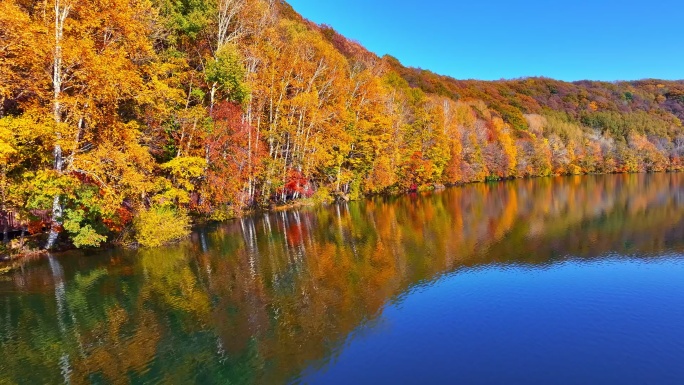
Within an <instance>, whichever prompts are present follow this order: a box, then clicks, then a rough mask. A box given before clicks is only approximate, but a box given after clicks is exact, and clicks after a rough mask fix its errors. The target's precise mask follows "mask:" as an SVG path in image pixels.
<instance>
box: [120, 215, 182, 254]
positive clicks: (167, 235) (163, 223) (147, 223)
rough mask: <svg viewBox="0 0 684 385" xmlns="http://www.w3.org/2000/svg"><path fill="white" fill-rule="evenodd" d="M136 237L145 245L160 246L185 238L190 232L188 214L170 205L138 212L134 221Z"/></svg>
mask: <svg viewBox="0 0 684 385" xmlns="http://www.w3.org/2000/svg"><path fill="white" fill-rule="evenodd" d="M133 224H134V229H135V239H136V241H137V242H138V243H139V244H140V245H141V246H143V247H158V246H162V245H164V244H168V243H171V242H174V241H178V240H180V239H183V238H185V237H186V236H187V235H188V234H189V233H190V218H189V217H188V215H187V214H185V213H182V212H179V211H177V210H174V209H172V208H169V207H153V208H151V209H149V210H145V211H142V212H140V213H138V216H137V217H136V218H135V220H134V221H133Z"/></svg>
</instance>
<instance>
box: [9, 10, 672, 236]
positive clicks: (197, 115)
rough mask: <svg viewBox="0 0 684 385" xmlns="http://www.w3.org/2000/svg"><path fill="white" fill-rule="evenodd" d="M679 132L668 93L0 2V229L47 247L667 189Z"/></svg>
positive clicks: (184, 17)
mask: <svg viewBox="0 0 684 385" xmlns="http://www.w3.org/2000/svg"><path fill="white" fill-rule="evenodd" d="M464 55H467V53H464ZM682 119H684V83H683V82H671V81H660V80H644V81H637V82H616V83H605V82H577V83H565V82H560V81H554V80H550V79H541V78H534V79H520V80H511V81H497V82H483V81H474V80H468V81H461V80H455V79H451V78H447V77H443V76H438V75H435V74H433V73H430V72H429V71H423V70H419V69H413V68H406V67H403V66H402V65H401V64H400V63H399V62H398V61H397V60H396V59H394V58H392V57H383V58H380V57H378V56H376V55H374V54H372V53H370V52H368V51H367V50H365V49H364V48H363V47H362V46H360V45H359V44H357V43H355V42H352V41H349V40H347V39H345V38H344V37H343V36H340V35H339V34H337V33H336V32H335V31H334V30H332V29H331V28H329V27H326V26H317V25H314V24H312V23H310V22H308V21H307V20H305V19H303V18H302V17H301V16H300V15H298V14H297V13H296V12H295V11H294V10H293V9H292V8H291V7H290V6H289V5H288V4H286V3H284V2H281V1H275V0H208V1H200V0H179V1H175V0H89V1H85V0H48V1H43V0H41V1H38V0H3V1H2V2H0V199H1V202H2V207H0V212H12V213H15V214H16V215H19V216H20V217H21V218H23V219H24V221H25V223H26V224H27V225H30V226H29V228H30V230H31V231H34V232H40V231H43V230H44V231H47V230H50V238H49V240H48V246H49V247H51V246H52V245H54V243H55V242H56V241H57V239H58V238H59V236H60V235H61V238H62V239H69V240H70V241H71V242H73V243H74V244H75V245H76V246H79V247H82V246H98V245H100V244H101V243H103V242H106V241H114V240H121V241H124V240H128V239H133V238H135V239H137V241H138V242H140V243H141V244H143V245H156V244H159V243H161V242H163V241H166V240H169V239H173V238H176V237H180V236H182V235H183V234H184V233H185V232H187V225H188V223H189V219H188V218H189V217H190V216H196V217H203V218H208V219H214V220H222V219H226V218H229V217H232V216H234V215H237V214H239V213H240V212H241V211H242V210H244V209H246V208H251V207H257V206H269V205H272V204H282V203H287V202H289V201H292V200H296V199H302V198H309V199H313V200H316V201H323V200H330V199H332V198H334V197H344V198H351V199H354V198H358V197H360V196H362V195H363V194H368V193H386V192H399V191H405V190H411V189H424V188H431V187H432V186H434V185H435V184H456V183H467V182H476V181H484V180H495V179H500V178H513V177H529V176H547V175H554V174H581V173H612V172H644V171H665V170H679V169H681V168H682V160H681V159H680V157H681V156H682V153H683V150H684V133H683V132H682V123H681V120H682ZM41 212H50V213H51V217H52V223H41V222H40V221H38V220H37V217H38V215H37V214H38V213H41Z"/></svg>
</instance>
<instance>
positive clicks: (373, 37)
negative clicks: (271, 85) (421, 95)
mask: <svg viewBox="0 0 684 385" xmlns="http://www.w3.org/2000/svg"><path fill="white" fill-rule="evenodd" d="M289 3H290V4H291V5H292V6H293V7H294V8H295V10H297V11H298V12H299V13H301V14H302V15H303V16H304V17H306V18H308V19H310V20H313V21H314V22H316V23H324V24H329V25H331V26H332V27H333V28H335V29H336V30H337V31H339V32H340V33H342V34H343V35H345V36H347V37H348V38H351V39H354V40H357V41H359V42H360V43H361V44H363V45H364V46H365V47H366V48H368V49H370V50H371V51H373V52H375V53H377V54H380V55H384V54H390V55H392V56H394V57H396V58H398V59H399V60H400V61H401V62H402V63H403V64H405V65H408V66H412V67H420V68H425V69H429V70H432V71H434V72H437V73H440V74H445V75H450V76H453V77H456V78H459V79H485V80H494V79H502V78H506V79H510V78H518V77H524V76H546V77H551V78H556V79H561V80H569V81H572V80H581V79H592V80H635V79H644V78H662V79H684V24H683V23H682V21H683V20H684V1H683V0H651V1H644V0H621V1H618V0H593V1H590V0H574V1H562V0H560V1H554V0H525V1H522V0H509V1H507V0H466V1H463V0H451V1H448V0H420V1H416V0H411V1H409V0H344V1H341V0H289Z"/></svg>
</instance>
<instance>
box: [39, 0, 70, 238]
mask: <svg viewBox="0 0 684 385" xmlns="http://www.w3.org/2000/svg"><path fill="white" fill-rule="evenodd" d="M70 10H71V6H70V5H64V6H63V5H62V3H61V0H55V51H54V57H53V62H52V87H53V91H54V94H53V105H52V113H53V118H54V121H55V139H56V140H55V149H54V152H53V155H54V169H55V171H57V173H59V174H61V173H62V171H63V167H64V159H63V154H62V146H61V144H60V140H61V139H62V134H61V132H60V130H61V127H60V126H61V123H62V108H61V105H60V97H61V94H62V37H63V34H64V22H65V21H66V18H67V17H68V16H69V11H70ZM63 214H64V210H63V208H62V202H61V198H60V195H59V194H57V195H55V196H54V198H53V200H52V224H51V226H50V236H49V237H48V241H47V244H46V245H45V248H46V249H48V250H50V249H52V248H54V247H55V244H56V243H57V237H58V236H59V232H60V231H61V228H62V215H63Z"/></svg>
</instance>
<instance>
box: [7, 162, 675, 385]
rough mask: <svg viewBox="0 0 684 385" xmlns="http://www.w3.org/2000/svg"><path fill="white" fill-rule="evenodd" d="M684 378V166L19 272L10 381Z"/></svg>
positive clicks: (467, 194) (320, 214) (458, 195)
mask: <svg viewBox="0 0 684 385" xmlns="http://www.w3.org/2000/svg"><path fill="white" fill-rule="evenodd" d="M64 382H68V383H72V384H82V383H93V384H120V383H137V384H192V383H201V384H281V383H312V384H366V383H368V384H385V383H387V384H389V383H397V384H404V383H405V384H425V383H450V384H456V383H463V384H511V383H521V384H684V174H658V175H627V176H625V175H623V176H606V177H571V178H554V179H539V180H526V181H515V182H507V183H497V184H481V185H472V186H468V187H464V188H455V189H448V190H446V191H444V192H439V193H434V194H426V195H409V196H403V197H397V198H377V199H373V200H368V201H365V202H361V203H352V204H349V205H336V206H331V207H324V208H311V209H301V210H296V211H289V212H283V213H272V214H262V215H257V216H255V217H252V218H247V219H244V220H240V221H235V222H232V223H229V224H227V225H223V226H220V227H215V228H209V229H204V230H202V231H199V232H197V233H195V234H194V235H193V237H192V239H191V240H189V241H187V242H185V243H183V244H181V245H176V246H174V247H170V248H166V249H158V250H144V251H137V252H133V251H108V252H104V253H97V254H90V255H83V254H70V255H63V256H57V257H55V258H51V259H45V260H42V261H37V262H34V263H29V264H27V265H26V266H25V267H24V268H23V269H22V270H20V271H16V272H14V273H11V274H9V275H4V276H0V384H14V383H17V384H43V383H45V384H52V383H55V384H58V383H64Z"/></svg>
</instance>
